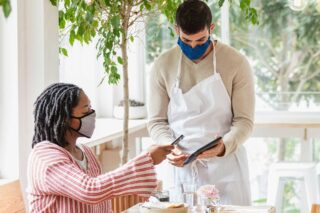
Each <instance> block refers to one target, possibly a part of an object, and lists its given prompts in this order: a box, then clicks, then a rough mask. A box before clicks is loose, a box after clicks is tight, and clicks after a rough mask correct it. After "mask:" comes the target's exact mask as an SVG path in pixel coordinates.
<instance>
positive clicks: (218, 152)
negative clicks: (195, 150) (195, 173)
mask: <svg viewBox="0 0 320 213" xmlns="http://www.w3.org/2000/svg"><path fill="white" fill-rule="evenodd" d="M224 153H225V146H224V143H223V141H222V140H220V142H219V143H218V144H217V145H216V146H214V147H213V148H212V149H209V150H207V151H204V152H203V153H201V154H200V155H199V156H198V157H197V159H203V158H212V157H216V156H218V157H221V156H223V155H224Z"/></svg>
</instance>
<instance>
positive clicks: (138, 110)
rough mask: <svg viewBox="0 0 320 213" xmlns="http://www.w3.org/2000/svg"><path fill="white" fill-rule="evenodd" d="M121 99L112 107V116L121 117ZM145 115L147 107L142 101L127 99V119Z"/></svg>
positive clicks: (144, 116) (141, 117) (139, 117)
mask: <svg viewBox="0 0 320 213" xmlns="http://www.w3.org/2000/svg"><path fill="white" fill-rule="evenodd" d="M123 107H124V106H123V101H121V102H120V104H118V105H117V106H114V108H113V116H114V117H115V118H118V119H123V112H124V111H123V110H124V109H123ZM146 117H147V109H146V106H145V104H144V103H142V102H138V101H135V100H131V99H130V100H129V119H143V118H146Z"/></svg>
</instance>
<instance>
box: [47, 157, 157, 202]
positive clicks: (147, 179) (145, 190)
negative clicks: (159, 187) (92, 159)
mask: <svg viewBox="0 0 320 213" xmlns="http://www.w3.org/2000/svg"><path fill="white" fill-rule="evenodd" d="M43 172H44V177H45V178H44V185H45V187H44V188H45V191H46V192H47V193H51V194H56V195H60V196H65V197H69V198H72V199H75V200H77V201H80V202H83V203H87V204H96V203H99V202H102V201H105V200H107V199H110V198H112V197H115V196H119V195H127V194H138V195H140V196H149V195H150V193H151V192H152V191H153V189H154V188H155V187H156V176H155V171H154V166H153V161H152V158H151V157H150V155H149V153H146V154H141V155H139V156H137V157H136V158H134V159H133V160H131V161H130V162H128V163H127V164H125V165H124V166H122V167H120V168H118V169H116V170H114V171H112V172H108V173H106V174H102V175H99V176H97V177H91V176H89V175H87V174H85V173H84V172H83V171H81V170H80V169H79V168H77V166H76V165H75V164H74V163H72V161H70V160H68V158H62V159H61V160H59V161H54V162H53V163H50V164H49V165H46V166H45V167H44V171H43Z"/></svg>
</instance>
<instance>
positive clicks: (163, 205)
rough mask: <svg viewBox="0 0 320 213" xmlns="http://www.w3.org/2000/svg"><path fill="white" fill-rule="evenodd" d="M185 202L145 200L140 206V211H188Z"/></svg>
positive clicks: (146, 212) (149, 212)
mask: <svg viewBox="0 0 320 213" xmlns="http://www.w3.org/2000/svg"><path fill="white" fill-rule="evenodd" d="M187 212H188V208H187V207H186V206H185V205H184V204H183V203H170V202H157V203H156V202H145V203H144V204H142V205H141V206H140V213H187Z"/></svg>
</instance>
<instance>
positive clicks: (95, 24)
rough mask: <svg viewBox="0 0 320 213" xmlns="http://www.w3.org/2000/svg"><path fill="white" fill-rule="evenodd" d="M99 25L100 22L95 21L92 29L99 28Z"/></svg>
mask: <svg viewBox="0 0 320 213" xmlns="http://www.w3.org/2000/svg"><path fill="white" fill-rule="evenodd" d="M98 25H99V23H98V21H96V20H94V21H93V22H92V27H94V28H97V27H98Z"/></svg>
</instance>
